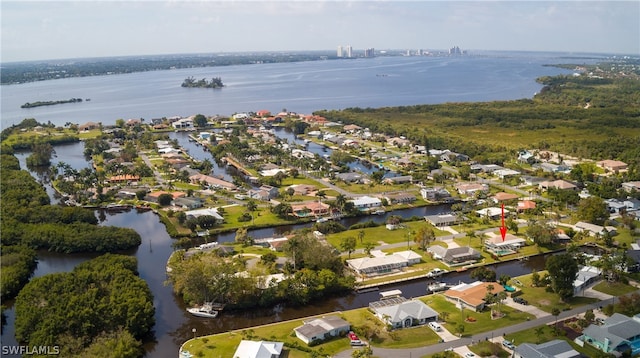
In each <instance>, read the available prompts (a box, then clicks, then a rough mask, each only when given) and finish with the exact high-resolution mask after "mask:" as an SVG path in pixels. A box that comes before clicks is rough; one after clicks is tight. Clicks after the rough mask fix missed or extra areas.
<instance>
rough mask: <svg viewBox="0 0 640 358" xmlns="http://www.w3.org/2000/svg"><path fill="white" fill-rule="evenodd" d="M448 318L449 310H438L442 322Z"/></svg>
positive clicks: (445, 321)
mask: <svg viewBox="0 0 640 358" xmlns="http://www.w3.org/2000/svg"><path fill="white" fill-rule="evenodd" d="M448 318H449V312H446V311H442V312H440V319H441V320H442V322H444V323H447V319H448Z"/></svg>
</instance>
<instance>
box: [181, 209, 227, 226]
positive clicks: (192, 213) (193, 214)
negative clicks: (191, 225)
mask: <svg viewBox="0 0 640 358" xmlns="http://www.w3.org/2000/svg"><path fill="white" fill-rule="evenodd" d="M185 215H186V217H187V220H188V219H195V218H198V217H200V216H205V215H207V216H213V217H214V218H215V219H216V222H217V223H219V224H220V223H223V222H224V218H223V217H222V216H221V215H220V214H218V209H216V208H205V209H196V210H189V211H185Z"/></svg>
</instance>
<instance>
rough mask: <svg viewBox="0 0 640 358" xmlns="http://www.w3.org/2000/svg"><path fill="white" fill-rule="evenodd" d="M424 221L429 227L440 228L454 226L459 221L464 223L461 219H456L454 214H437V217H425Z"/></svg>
mask: <svg viewBox="0 0 640 358" xmlns="http://www.w3.org/2000/svg"><path fill="white" fill-rule="evenodd" d="M424 219H425V220H426V221H427V222H428V223H429V224H431V225H433V226H436V227H442V226H451V225H455V224H457V223H459V222H461V221H464V219H463V218H460V217H458V216H457V215H454V214H437V215H427V216H425V217H424Z"/></svg>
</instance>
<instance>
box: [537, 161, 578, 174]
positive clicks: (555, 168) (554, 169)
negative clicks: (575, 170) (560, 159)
mask: <svg viewBox="0 0 640 358" xmlns="http://www.w3.org/2000/svg"><path fill="white" fill-rule="evenodd" d="M533 167H534V168H540V169H542V171H544V172H547V173H568V172H570V171H571V167H570V166H568V165H566V164H554V163H549V162H544V163H540V164H539V165H538V164H535V165H534V166H533Z"/></svg>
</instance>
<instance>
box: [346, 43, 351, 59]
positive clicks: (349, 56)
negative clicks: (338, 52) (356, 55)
mask: <svg viewBox="0 0 640 358" xmlns="http://www.w3.org/2000/svg"><path fill="white" fill-rule="evenodd" d="M345 49H346V52H347V53H346V56H347V57H348V58H351V57H353V48H352V47H351V45H347V46H346V47H345Z"/></svg>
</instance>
